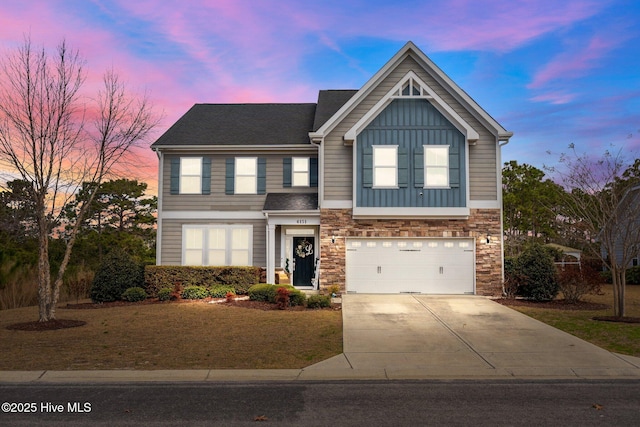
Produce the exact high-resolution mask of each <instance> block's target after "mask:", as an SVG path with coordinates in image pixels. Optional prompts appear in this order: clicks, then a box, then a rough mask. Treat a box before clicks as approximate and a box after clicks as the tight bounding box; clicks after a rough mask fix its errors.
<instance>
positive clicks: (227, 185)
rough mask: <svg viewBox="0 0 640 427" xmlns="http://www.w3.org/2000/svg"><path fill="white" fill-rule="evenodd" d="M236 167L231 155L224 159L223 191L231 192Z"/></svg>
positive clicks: (233, 186)
mask: <svg viewBox="0 0 640 427" xmlns="http://www.w3.org/2000/svg"><path fill="white" fill-rule="evenodd" d="M235 168H236V160H235V159H234V158H233V157H227V158H226V159H225V173H224V193H225V194H233V192H234V190H235V185H234V175H235Z"/></svg>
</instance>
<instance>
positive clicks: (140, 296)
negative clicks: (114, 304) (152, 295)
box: [122, 287, 147, 302]
mask: <svg viewBox="0 0 640 427" xmlns="http://www.w3.org/2000/svg"><path fill="white" fill-rule="evenodd" d="M122 299H123V300H124V301H129V302H136V301H144V300H145V299H147V293H146V292H145V291H144V289H143V288H140V287H135V288H129V289H127V290H126V291H124V293H123V294H122Z"/></svg>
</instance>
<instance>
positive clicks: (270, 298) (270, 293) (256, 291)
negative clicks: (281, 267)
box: [249, 283, 278, 303]
mask: <svg viewBox="0 0 640 427" xmlns="http://www.w3.org/2000/svg"><path fill="white" fill-rule="evenodd" d="M277 289H278V287H277V286H275V285H268V284H266V283H260V284H258V285H253V286H252V287H250V288H249V299H250V300H252V301H264V302H270V303H274V302H275V300H276V290H277Z"/></svg>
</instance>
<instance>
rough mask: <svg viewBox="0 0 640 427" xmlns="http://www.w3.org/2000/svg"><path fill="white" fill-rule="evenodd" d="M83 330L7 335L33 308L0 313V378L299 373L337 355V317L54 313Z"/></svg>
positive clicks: (186, 308) (207, 307)
mask: <svg viewBox="0 0 640 427" xmlns="http://www.w3.org/2000/svg"><path fill="white" fill-rule="evenodd" d="M57 317H58V318H60V319H75V320H83V321H85V322H87V324H86V325H84V326H81V327H77V328H70V329H60V330H54V331H41V332H28V331H15V330H8V329H7V328H6V327H7V326H8V325H10V324H13V323H20V322H28V321H32V320H36V319H37V318H38V315H37V307H24V308H18V309H12V310H2V311H0V353H1V354H2V358H0V370H84V369H86V370H91V369H266V368H271V369H281V368H302V367H305V366H308V365H311V364H314V363H316V362H319V361H321V360H324V359H327V358H329V357H332V356H334V355H336V354H340V353H341V352H342V314H341V312H340V311H333V310H308V311H281V310H272V311H262V310H255V309H248V308H241V307H233V306H225V305H222V304H206V303H181V304H176V303H166V304H149V305H133V306H126V307H112V308H102V309H92V310H87V309H85V310H71V309H62V308H60V309H58V311H57Z"/></svg>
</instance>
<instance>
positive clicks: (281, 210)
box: [263, 193, 320, 290]
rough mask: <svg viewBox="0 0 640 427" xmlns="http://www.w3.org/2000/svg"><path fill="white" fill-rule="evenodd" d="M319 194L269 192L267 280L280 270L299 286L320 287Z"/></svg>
mask: <svg viewBox="0 0 640 427" xmlns="http://www.w3.org/2000/svg"><path fill="white" fill-rule="evenodd" d="M317 197H318V196H317V194H313V193H311V194H309V193H300V194H295V193H294V194H282V193H272V194H268V195H267V200H266V201H265V205H264V209H263V213H264V215H265V218H266V220H267V225H266V237H267V238H266V259H267V271H266V273H267V283H276V272H278V274H279V276H280V277H282V273H284V274H286V276H287V277H288V279H289V283H290V284H291V285H293V286H295V287H296V288H298V289H302V290H315V289H318V272H319V270H320V269H319V263H320V251H319V247H320V245H319V244H318V242H319V238H320V211H319V210H318V209H317V206H318V205H317Z"/></svg>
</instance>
